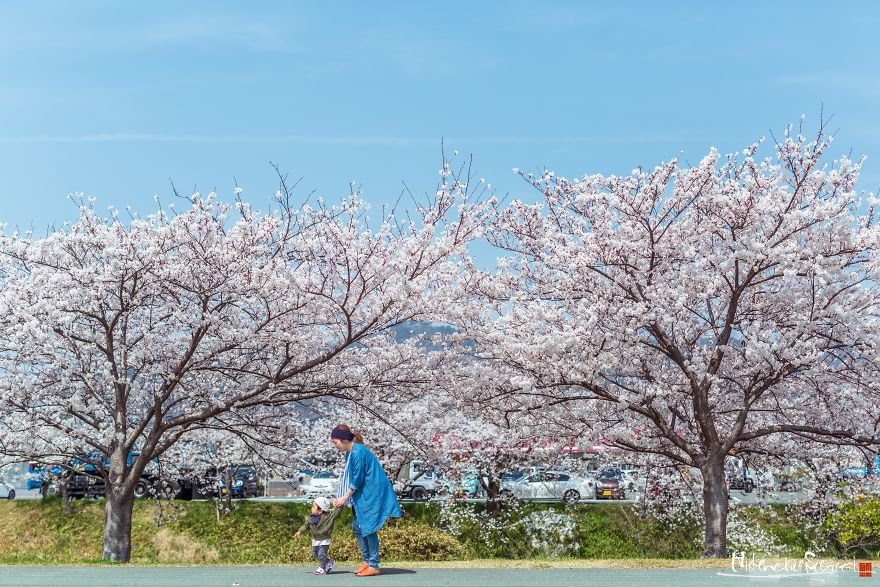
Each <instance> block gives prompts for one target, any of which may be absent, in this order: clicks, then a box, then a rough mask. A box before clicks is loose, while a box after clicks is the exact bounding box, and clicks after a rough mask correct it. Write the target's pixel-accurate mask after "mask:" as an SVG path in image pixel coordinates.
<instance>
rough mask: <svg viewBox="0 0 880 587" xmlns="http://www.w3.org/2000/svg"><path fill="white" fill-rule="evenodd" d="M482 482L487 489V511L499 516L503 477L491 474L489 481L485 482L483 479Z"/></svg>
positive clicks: (491, 514)
mask: <svg viewBox="0 0 880 587" xmlns="http://www.w3.org/2000/svg"><path fill="white" fill-rule="evenodd" d="M480 484H481V485H482V486H483V489H485V490H486V513H487V514H489V515H490V516H497V515H498V514H500V513H501V479H499V478H498V477H495V476H490V477H489V482H488V483H483V481H482V479H481V480H480Z"/></svg>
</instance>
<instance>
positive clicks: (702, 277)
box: [449, 123, 880, 556]
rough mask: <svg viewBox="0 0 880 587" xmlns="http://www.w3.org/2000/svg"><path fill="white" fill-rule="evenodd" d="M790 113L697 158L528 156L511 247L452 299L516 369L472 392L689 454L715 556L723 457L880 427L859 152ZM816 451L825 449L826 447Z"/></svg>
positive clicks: (636, 444)
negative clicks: (486, 389)
mask: <svg viewBox="0 0 880 587" xmlns="http://www.w3.org/2000/svg"><path fill="white" fill-rule="evenodd" d="M830 141H831V137H829V136H828V134H827V132H826V130H825V128H824V123H823V124H820V128H819V130H818V132H817V135H816V136H815V138H814V139H808V138H806V137H805V136H803V129H802V128H801V130H800V131H799V132H798V131H795V130H793V129H791V128H789V129H788V130H787V131H786V133H785V135H784V137H783V138H782V139H781V140H779V141H775V147H776V152H775V156H774V157H768V158H764V159H761V160H759V159H756V154H757V152H758V149H759V145H760V143H756V144H753V145H751V146H749V147H748V148H746V149H745V150H744V151H743V152H742V153H739V154H734V155H730V156H727V157H722V156H720V155H719V154H718V152H716V151H715V150H712V151H710V152H709V154H708V155H707V156H706V157H705V158H704V159H703V160H702V161H700V162H699V164H697V165H696V166H693V167H686V166H682V165H680V164H679V163H678V162H677V161H672V162H669V163H664V164H662V165H660V166H658V167H656V168H655V169H652V170H649V171H644V170H641V169H637V170H635V171H633V173H632V174H631V175H629V176H624V177H618V176H610V177H604V176H601V175H592V176H585V177H583V178H581V179H577V180H573V181H570V180H567V179H565V178H561V177H557V176H555V175H554V174H553V173H550V172H546V173H544V174H542V175H540V176H532V175H530V174H523V177H524V178H525V179H527V180H528V181H529V182H530V183H531V184H533V185H534V186H535V187H536V188H537V189H538V190H540V192H541V193H542V194H543V197H544V200H543V202H542V203H541V204H538V205H526V204H523V203H520V202H514V203H512V204H511V205H510V206H509V207H507V208H505V209H499V211H498V216H497V219H496V221H495V223H494V225H493V228H492V230H491V232H490V238H491V239H492V241H493V242H494V243H495V244H496V245H497V246H498V247H500V248H501V249H503V250H504V251H505V252H506V254H505V256H504V257H503V258H502V259H501V262H500V266H499V270H498V272H497V273H495V274H493V275H489V274H484V273H475V274H474V275H473V276H472V277H470V278H469V279H461V280H460V282H462V283H469V285H470V287H472V288H473V289H474V291H475V292H476V294H477V295H478V297H479V298H480V299H481V300H482V304H483V305H482V309H481V311H480V312H478V313H476V314H475V313H473V311H472V308H471V307H470V306H468V305H466V304H459V305H457V306H450V307H449V316H450V318H449V319H450V321H451V322H452V323H455V324H457V325H458V326H459V327H460V328H461V329H462V332H463V333H464V335H466V336H468V337H470V338H472V339H473V340H475V341H476V344H477V349H478V351H477V353H476V354H477V355H478V356H479V357H480V358H481V360H483V361H486V362H490V363H498V364H503V365H505V366H506V367H509V368H512V369H515V370H516V372H517V373H518V375H517V377H516V378H515V379H512V385H511V386H510V387H509V389H508V390H507V391H506V392H504V393H496V394H494V395H493V396H492V397H491V398H487V401H491V402H492V403H494V404H496V405H499V406H500V407H499V409H501V410H507V411H509V412H520V413H527V414H532V415H534V414H543V415H544V416H545V417H546V420H547V422H548V427H550V426H559V425H561V427H562V428H564V427H566V426H567V427H569V428H570V429H573V430H580V429H582V428H585V427H586V428H589V429H590V430H593V431H594V433H595V434H597V435H599V436H602V437H605V438H607V439H609V440H610V441H612V442H613V443H614V444H615V445H616V446H618V447H621V448H624V449H627V450H630V451H637V452H642V453H650V454H653V455H657V456H658V457H662V458H663V459H667V460H668V461H671V462H673V463H676V464H679V465H682V466H685V467H691V466H693V467H696V468H698V469H699V470H700V471H701V474H702V479H703V486H702V505H703V509H704V513H705V553H704V554H705V556H726V552H727V543H726V523H727V515H728V489H727V486H726V484H725V478H724V459H725V456H726V455H728V454H730V453H732V452H734V451H735V452H736V453H737V454H739V455H749V454H762V455H768V454H773V455H777V456H782V457H786V458H787V457H791V456H801V457H804V456H809V453H810V451H813V450H816V448H815V447H821V446H824V447H826V448H828V447H831V448H833V447H835V446H839V445H856V446H861V447H869V446H874V445H876V444H877V442H878V436H880V435H878V432H880V430H878V425H880V418H878V411H877V405H878V398H880V393H878V386H880V383H878V378H877V358H878V357H877V352H878V342H880V329H878V326H880V321H878V302H880V285H878V283H880V279H878V278H880V275H878V269H880V267H878V261H880V255H878V226H877V222H876V216H875V209H874V206H875V204H876V202H877V201H876V200H875V199H874V198H873V197H870V196H869V197H867V198H863V197H860V196H859V195H858V194H857V193H856V180H857V177H858V173H859V170H860V167H861V163H860V162H859V161H852V160H850V159H849V158H847V157H840V158H839V159H837V160H835V161H832V162H830V163H824V162H823V160H824V159H823V155H825V154H826V151H827V149H828V147H829V143H830ZM824 452H827V450H826V451H824Z"/></svg>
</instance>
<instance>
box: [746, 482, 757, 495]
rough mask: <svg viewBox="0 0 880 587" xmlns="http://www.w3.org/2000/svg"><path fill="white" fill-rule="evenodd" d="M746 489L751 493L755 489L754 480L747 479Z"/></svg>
mask: <svg viewBox="0 0 880 587" xmlns="http://www.w3.org/2000/svg"><path fill="white" fill-rule="evenodd" d="M744 489H745V492H746V493H751V492H753V491H754V490H755V484H754V483H753V482H752V481H746V483H745V487H744Z"/></svg>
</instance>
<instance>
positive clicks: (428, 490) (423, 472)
mask: <svg viewBox="0 0 880 587" xmlns="http://www.w3.org/2000/svg"><path fill="white" fill-rule="evenodd" d="M441 477H442V475H441V474H440V470H439V469H438V468H437V467H434V466H431V465H428V464H426V463H425V462H423V461H418V460H413V461H410V462H409V463H405V464H404V466H403V468H402V469H401V470H400V474H399V475H398V477H397V492H398V494H399V495H400V497H402V498H407V497H408V498H410V499H414V500H416V501H424V500H426V499H428V498H429V497H431V496H432V495H435V494H436V493H438V492H440V491H443V490H444V489H446V487H445V485H444V484H443V483H442V482H441Z"/></svg>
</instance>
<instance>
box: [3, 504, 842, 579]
mask: <svg viewBox="0 0 880 587" xmlns="http://www.w3.org/2000/svg"><path fill="white" fill-rule="evenodd" d="M72 506H73V512H72V513H71V514H68V515H65V514H64V513H63V510H62V504H61V501H60V500H58V499H50V500H34V501H11V502H7V501H3V502H0V564H38V565H44V564H53V565H78V564H95V563H99V562H100V554H101V540H102V522H103V516H104V509H103V508H104V502H103V500H94V501H93V500H83V501H74V502H73V503H72ZM308 507H309V506H308V504H299V503H277V502H276V503H259V502H239V503H238V507H237V508H236V509H235V510H233V511H232V512H229V513H227V514H226V515H224V516H222V517H221V519H220V520H219V521H218V519H217V515H216V511H215V509H214V505H213V504H212V503H211V502H176V503H173V504H171V503H168V502H162V503H161V504H157V503H156V502H152V501H148V500H143V501H138V502H136V506H135V512H134V520H133V529H132V544H133V548H132V561H131V562H132V563H134V564H147V565H150V564H230V565H243V564H261V565H285V564H305V563H309V562H311V560H312V554H311V542H310V540H309V539H308V536H303V537H301V538H300V539H299V540H294V539H293V536H292V535H293V532H294V531H295V530H296V529H297V528H298V527H299V525H300V524H301V521H302V519H303V517H304V516H305V515H306V514H307V512H308ZM781 507H782V506H780V508H781ZM455 511H456V512H458V518H457V519H458V522H457V523H456V524H450V523H449V521H448V520H449V518H448V516H447V518H446V523H445V524H444V523H443V521H442V516H441V509H440V507H439V506H437V505H436V504H408V505H406V507H405V517H404V519H403V520H400V521H397V522H396V523H394V524H388V525H386V527H385V528H384V529H383V530H382V531H381V533H380V539H381V542H382V554H383V559H384V560H386V561H389V562H390V561H485V560H487V559H494V560H511V559H515V560H531V561H533V562H536V563H537V564H540V561H544V560H549V559H554V560H569V561H583V560H605V561H607V560H620V561H627V560H628V561H645V562H647V561H658V560H659V561H663V560H665V561H674V560H678V561H684V560H694V559H697V558H698V557H699V554H700V551H701V548H700V546H699V544H700V540H701V536H702V529H701V528H699V527H694V526H689V525H682V526H677V527H673V528H670V527H668V526H667V525H665V524H663V523H661V522H659V521H657V520H654V519H641V518H639V517H638V516H637V515H636V512H635V510H634V509H633V508H632V507H631V506H628V505H620V504H603V505H589V504H586V505H577V506H563V505H561V504H560V505H540V504H520V505H518V506H516V507H514V508H512V509H508V510H507V511H506V512H504V513H503V514H502V516H501V517H500V518H499V519H497V520H495V521H492V520H491V519H489V518H487V517H485V516H484V515H483V506H482V505H480V504H474V505H470V504H469V505H464V506H460V507H459V509H457V510H455ZM536 512H539V513H540V514H539V515H538V519H541V516H544V514H547V515H549V516H553V515H556V516H557V518H551V519H560V518H564V519H566V520H567V519H568V517H570V518H571V520H572V521H573V524H571V525H570V527H569V529H568V530H567V531H566V532H567V533H564V538H560V536H562V534H560V533H559V529H558V528H555V527H553V525H552V524H551V525H550V526H549V527H547V526H541V527H536V526H534V525H533V526H531V527H527V524H524V523H521V521H522V520H524V519H528V518H529V516H532V515H533V514H535V513H536ZM569 523H570V522H569ZM750 523H754V524H756V525H759V526H760V527H762V528H763V529H765V530H766V531H767V532H770V533H772V534H773V536H775V537H776V540H777V542H780V543H782V544H784V545H785V546H786V552H785V554H787V555H790V556H802V554H803V552H804V550H806V549H807V548H808V547H809V537H808V536H806V535H805V534H804V532H803V531H801V529H800V528H799V527H798V525H797V523H796V522H794V521H792V519H791V517H790V516H787V515H785V512H784V511H783V510H782V509H780V511H779V512H777V513H776V514H769V513H768V511H767V510H758V509H756V510H755V511H754V513H753V514H751V515H750ZM350 524H351V515H350V513H349V512H344V513H343V515H342V516H341V518H340V520H339V522H338V523H337V525H336V530H335V533H334V538H333V545H332V547H331V554H332V556H334V558H337V559H339V560H343V561H344V560H347V561H356V560H358V559H359V556H358V551H357V544H356V542H355V540H354V537H353V535H352V533H351V527H350ZM838 554H839V553H838ZM830 555H831V556H835V553H830ZM465 564H466V563H465Z"/></svg>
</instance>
